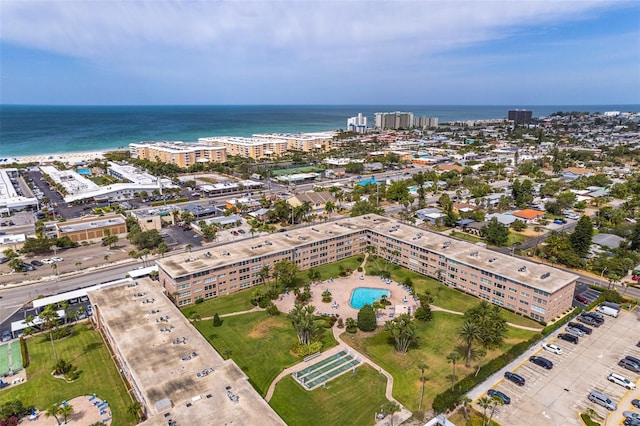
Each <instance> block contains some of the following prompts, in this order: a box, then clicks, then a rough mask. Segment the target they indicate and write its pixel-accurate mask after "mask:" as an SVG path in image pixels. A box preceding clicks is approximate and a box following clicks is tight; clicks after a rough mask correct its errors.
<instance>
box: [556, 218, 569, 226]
mask: <svg viewBox="0 0 640 426" xmlns="http://www.w3.org/2000/svg"><path fill="white" fill-rule="evenodd" d="M553 223H555V224H556V225H564V224H565V223H567V221H566V220H565V219H554V220H553Z"/></svg>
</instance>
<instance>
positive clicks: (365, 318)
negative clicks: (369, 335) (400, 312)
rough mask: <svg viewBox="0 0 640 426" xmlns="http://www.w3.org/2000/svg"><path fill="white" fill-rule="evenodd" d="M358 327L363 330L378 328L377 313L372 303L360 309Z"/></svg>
mask: <svg viewBox="0 0 640 426" xmlns="http://www.w3.org/2000/svg"><path fill="white" fill-rule="evenodd" d="M358 328H359V329H360V330H362V331H373V330H375V329H376V313H375V311H374V310H373V307H372V306H371V305H364V306H363V307H362V308H361V309H360V310H359V311H358Z"/></svg>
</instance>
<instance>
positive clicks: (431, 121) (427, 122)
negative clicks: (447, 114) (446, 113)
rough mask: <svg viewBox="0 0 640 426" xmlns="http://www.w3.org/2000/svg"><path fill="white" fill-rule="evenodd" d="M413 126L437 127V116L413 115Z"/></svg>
mask: <svg viewBox="0 0 640 426" xmlns="http://www.w3.org/2000/svg"><path fill="white" fill-rule="evenodd" d="M413 127H419V128H423V129H426V128H431V127H438V117H414V118H413Z"/></svg>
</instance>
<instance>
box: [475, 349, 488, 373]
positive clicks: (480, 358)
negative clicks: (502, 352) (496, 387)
mask: <svg viewBox="0 0 640 426" xmlns="http://www.w3.org/2000/svg"><path fill="white" fill-rule="evenodd" d="M475 356H476V358H477V359H478V369H477V370H476V374H475V376H476V377H478V373H479V372H480V367H482V361H483V360H484V358H485V357H486V356H487V351H486V350H484V349H478V350H477V351H475Z"/></svg>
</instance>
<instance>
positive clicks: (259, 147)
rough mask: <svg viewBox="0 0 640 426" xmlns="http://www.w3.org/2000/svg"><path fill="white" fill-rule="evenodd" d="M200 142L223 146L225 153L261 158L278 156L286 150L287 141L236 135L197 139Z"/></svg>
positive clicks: (255, 158)
mask: <svg viewBox="0 0 640 426" xmlns="http://www.w3.org/2000/svg"><path fill="white" fill-rule="evenodd" d="M198 142H200V143H206V144H210V145H217V146H223V147H224V148H225V149H226V152H227V155H238V156H240V157H246V158H253V159H254V160H260V159H261V158H271V157H279V156H281V155H283V154H284V153H285V152H287V141H285V140H269V139H262V138H257V137H255V136H254V137H252V138H245V137H238V136H234V137H231V136H214V137H207V138H200V139H198Z"/></svg>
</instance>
